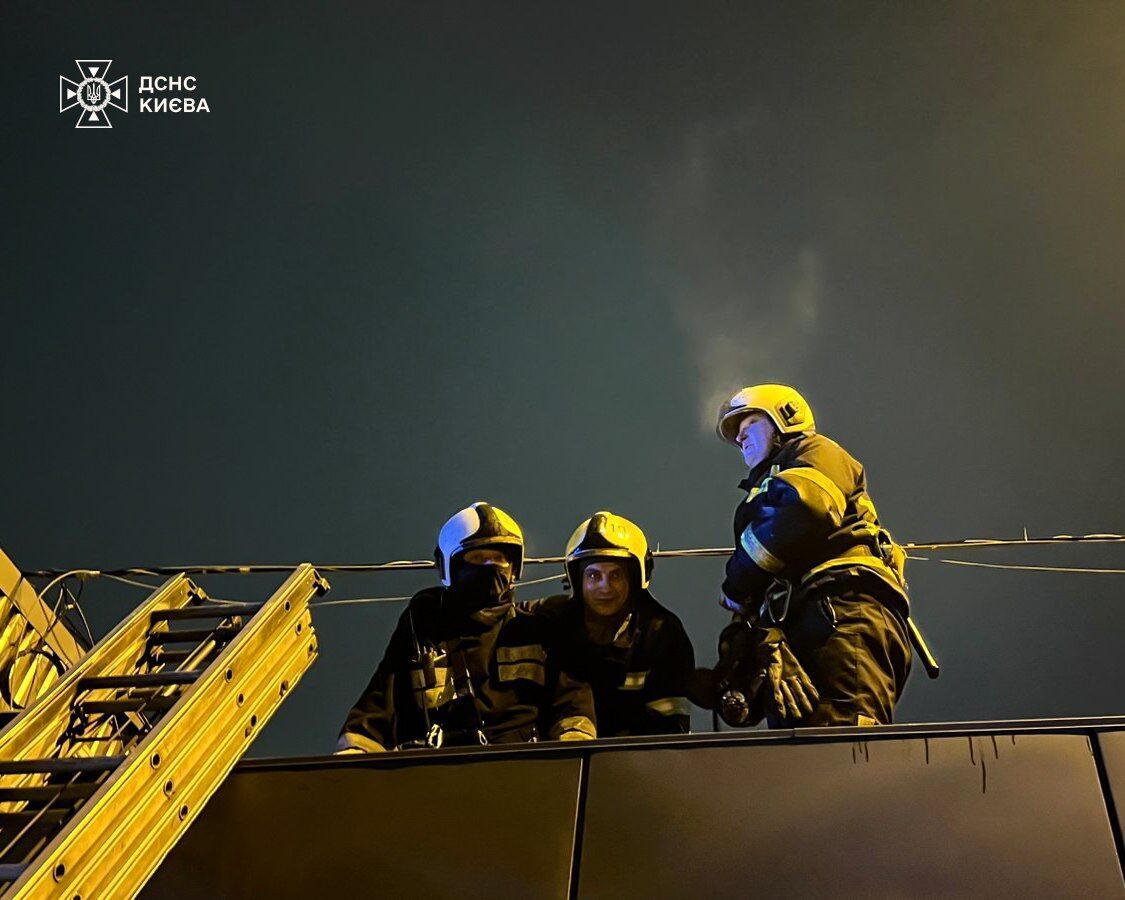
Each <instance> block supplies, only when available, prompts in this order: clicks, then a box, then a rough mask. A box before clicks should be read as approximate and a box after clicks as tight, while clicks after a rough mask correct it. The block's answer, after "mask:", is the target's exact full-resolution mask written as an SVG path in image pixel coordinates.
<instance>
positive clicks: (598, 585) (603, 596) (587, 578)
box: [582, 560, 630, 618]
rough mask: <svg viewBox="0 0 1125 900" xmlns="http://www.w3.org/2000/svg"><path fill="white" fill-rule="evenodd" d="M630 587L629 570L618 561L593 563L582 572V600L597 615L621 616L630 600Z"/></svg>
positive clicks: (607, 616)
mask: <svg viewBox="0 0 1125 900" xmlns="http://www.w3.org/2000/svg"><path fill="white" fill-rule="evenodd" d="M629 587H630V585H629V568H628V566H627V565H626V564H625V563H623V562H619V561H618V560H605V561H603V562H592V563H589V564H587V566H586V568H585V569H583V570H582V599H583V601H585V603H586V608H587V609H589V610H590V612H592V613H594V614H595V615H598V616H604V617H606V618H610V617H612V616H616V615H619V614H620V613H621V610H622V609H624V607H625V602H626V601H627V600H628V599H629Z"/></svg>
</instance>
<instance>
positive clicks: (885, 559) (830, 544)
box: [723, 434, 909, 619]
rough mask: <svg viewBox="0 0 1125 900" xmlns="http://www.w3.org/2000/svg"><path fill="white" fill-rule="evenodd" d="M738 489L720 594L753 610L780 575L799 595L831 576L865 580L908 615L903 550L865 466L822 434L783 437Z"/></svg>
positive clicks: (886, 599) (894, 606)
mask: <svg viewBox="0 0 1125 900" xmlns="http://www.w3.org/2000/svg"><path fill="white" fill-rule="evenodd" d="M739 487H741V488H742V489H743V490H745V491H746V492H747V493H746V499H745V500H744V501H743V502H742V503H741V504H739V506H738V508H737V509H736V510H735V514H734V540H735V550H734V553H733V554H732V555H731V557H730V559H729V560H728V561H727V569H726V580H725V581H724V582H723V593H724V594H725V595H726V596H727V597H728V598H730V599H731V600H733V601H735V602H736V603H739V604H742V605H743V606H745V607H746V608H748V609H751V611H752V610H753V608H756V605H757V604H759V603H760V602H761V601H762V599H763V598H764V596H765V594H766V592H767V590H768V589H769V588H770V585H771V584H772V583H773V582H774V581H775V580H780V581H782V582H787V583H788V584H789V585H792V586H793V588H794V589H795V590H796V591H797V592H798V593H799V592H801V591H802V590H804V589H806V588H809V587H811V586H812V585H814V584H817V585H819V584H822V583H824V582H826V581H830V580H832V579H833V578H843V577H845V576H846V577H850V578H856V577H858V578H860V579H862V580H863V581H865V582H866V583H868V584H870V585H871V589H872V591H873V592H875V593H877V595H878V597H879V599H881V600H882V601H883V602H884V603H886V604H887V605H888V606H889V607H890V608H891V609H892V610H894V611H895V612H896V613H898V614H899V615H900V616H902V617H903V618H904V619H905V617H906V616H907V615H908V613H909V608H908V600H907V594H906V582H905V579H904V578H903V576H902V566H903V561H904V560H905V554H904V553H903V551H902V548H900V547H899V546H898V545H897V544H895V543H894V542H893V541H892V540H891V538H890V534H889V533H888V532H887V531H886V529H884V528H882V527H881V526H880V524H879V516H878V514H877V513H876V511H875V504H874V503H873V502H872V500H871V497H870V496H869V495H868V493H867V479H866V476H865V474H864V471H863V466H861V465H860V464H859V463H858V462H857V461H856V460H855V459H853V458H852V457H851V455H850V454H848V452H847V451H846V450H844V448H843V447H841V446H840V445H839V444H837V443H835V442H834V441H832V440H829V439H828V438H826V437H824V436H823V435H820V434H808V435H805V434H802V435H797V436H796V437H793V438H790V439H788V440H785V441H783V442H782V444H781V446H780V447H779V448H778V450H777V451H776V452H775V453H774V454H773V455H772V456H771V457H770V458H769V459H767V460H765V461H764V462H763V463H761V464H760V465H758V466H756V467H755V468H754V469H753V470H752V471H751V472H750V474H749V477H748V478H747V479H746V480H744V481H743V482H742V483H741V484H740V485H739Z"/></svg>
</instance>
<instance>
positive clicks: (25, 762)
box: [0, 756, 125, 775]
mask: <svg viewBox="0 0 1125 900" xmlns="http://www.w3.org/2000/svg"><path fill="white" fill-rule="evenodd" d="M124 761H125V757H124V756H63V757H54V756H52V757H49V758H47V759H0V775H29V774H32V773H44V774H49V773H56V772H58V773H63V774H67V773H70V772H105V771H107V770H109V769H116V768H117V767H118V766H119V765H121V764H122V763H123V762H124Z"/></svg>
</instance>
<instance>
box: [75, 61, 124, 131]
mask: <svg viewBox="0 0 1125 900" xmlns="http://www.w3.org/2000/svg"><path fill="white" fill-rule="evenodd" d="M74 64H75V65H76V66H78V73H79V74H80V75H81V76H82V80H81V81H71V80H70V79H69V78H67V77H66V76H64V75H60V76H59V112H66V111H67V110H68V109H71V108H72V107H74V106H80V107H81V108H82V112H81V113H79V115H78V122H77V123H76V124H75V126H74V127H75V128H112V127H113V125H112V124H110V121H109V115H108V111H109V107H111V106H112V107H113V108H114V109H119V110H121V111H122V112H128V111H129V76H128V75H124V76H122V77H121V78H118V79H117V80H116V81H107V80H106V75H107V74H108V72H109V67H110V66H111V65H113V60H112V59H76V60H75V61H74Z"/></svg>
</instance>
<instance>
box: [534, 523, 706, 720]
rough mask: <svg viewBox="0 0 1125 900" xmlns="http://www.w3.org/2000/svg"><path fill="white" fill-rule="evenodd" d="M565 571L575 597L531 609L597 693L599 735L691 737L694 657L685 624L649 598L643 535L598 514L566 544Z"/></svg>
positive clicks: (648, 557) (569, 665) (567, 663)
mask: <svg viewBox="0 0 1125 900" xmlns="http://www.w3.org/2000/svg"><path fill="white" fill-rule="evenodd" d="M565 566H566V575H567V580H568V582H569V584H570V587H571V590H572V593H571V594H562V595H558V596H554V597H548V598H547V599H545V600H540V601H536V603H535V604H533V605H532V609H533V610H535V611H536V612H537V613H538V614H539V615H541V616H543V617H545V618H547V619H549V620H550V621H551V622H552V623H553V627H554V629H555V630H556V632H557V635H558V640H559V647H560V651H561V653H562V665H563V667H564V668H566V669H567V671H569V672H570V673H571V674H572V675H573V676H574V677H575V678H577V679H578V680H581V681H584V682H587V683H589V685H590V686H591V687H592V688H593V691H594V703H595V707H596V709H597V725H598V735H599V736H601V737H616V736H619V735H632V734H678V733H685V734H686V733H687V732H688V730H689V727H690V721H691V720H690V713H691V705H690V704H689V703H688V700H687V697H686V695H687V688H688V685H687V682H688V678H689V676H690V675H691V673H692V672H693V670H694V667H695V655H694V653H693V651H692V646H691V641H690V640H689V639H688V636H687V632H686V631H684V626H683V625H682V624H681V622H680V620H679V619H678V618H677V617H676V615H675V614H674V613H672V612H670V611H669V610H667V609H665V608H664V607H663V606H661V605H660V603H658V602H657V601H656V598H654V597H653V596H652V594H651V593H649V590H648V588H649V582H650V580H651V578H652V568H653V559H652V553H651V552H650V551H649V547H648V541H647V540H646V538H645V535H644V532H643V531H641V529H640V528H638V527H637V526H636V525H635V524H634V523H633V522H630V521H629V520H628V519H626V518H625V517H624V516H619V515H615V514H614V513H611V512H605V511H602V512H597V513H594V515H592V516H591V517H590V518H588V519H586V521H584V522H583V523H582V524H581V525H579V526H578V528H576V529H575V531H574V533H573V534H572V535H571V536H570V540H569V541H567V545H566V563H565Z"/></svg>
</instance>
